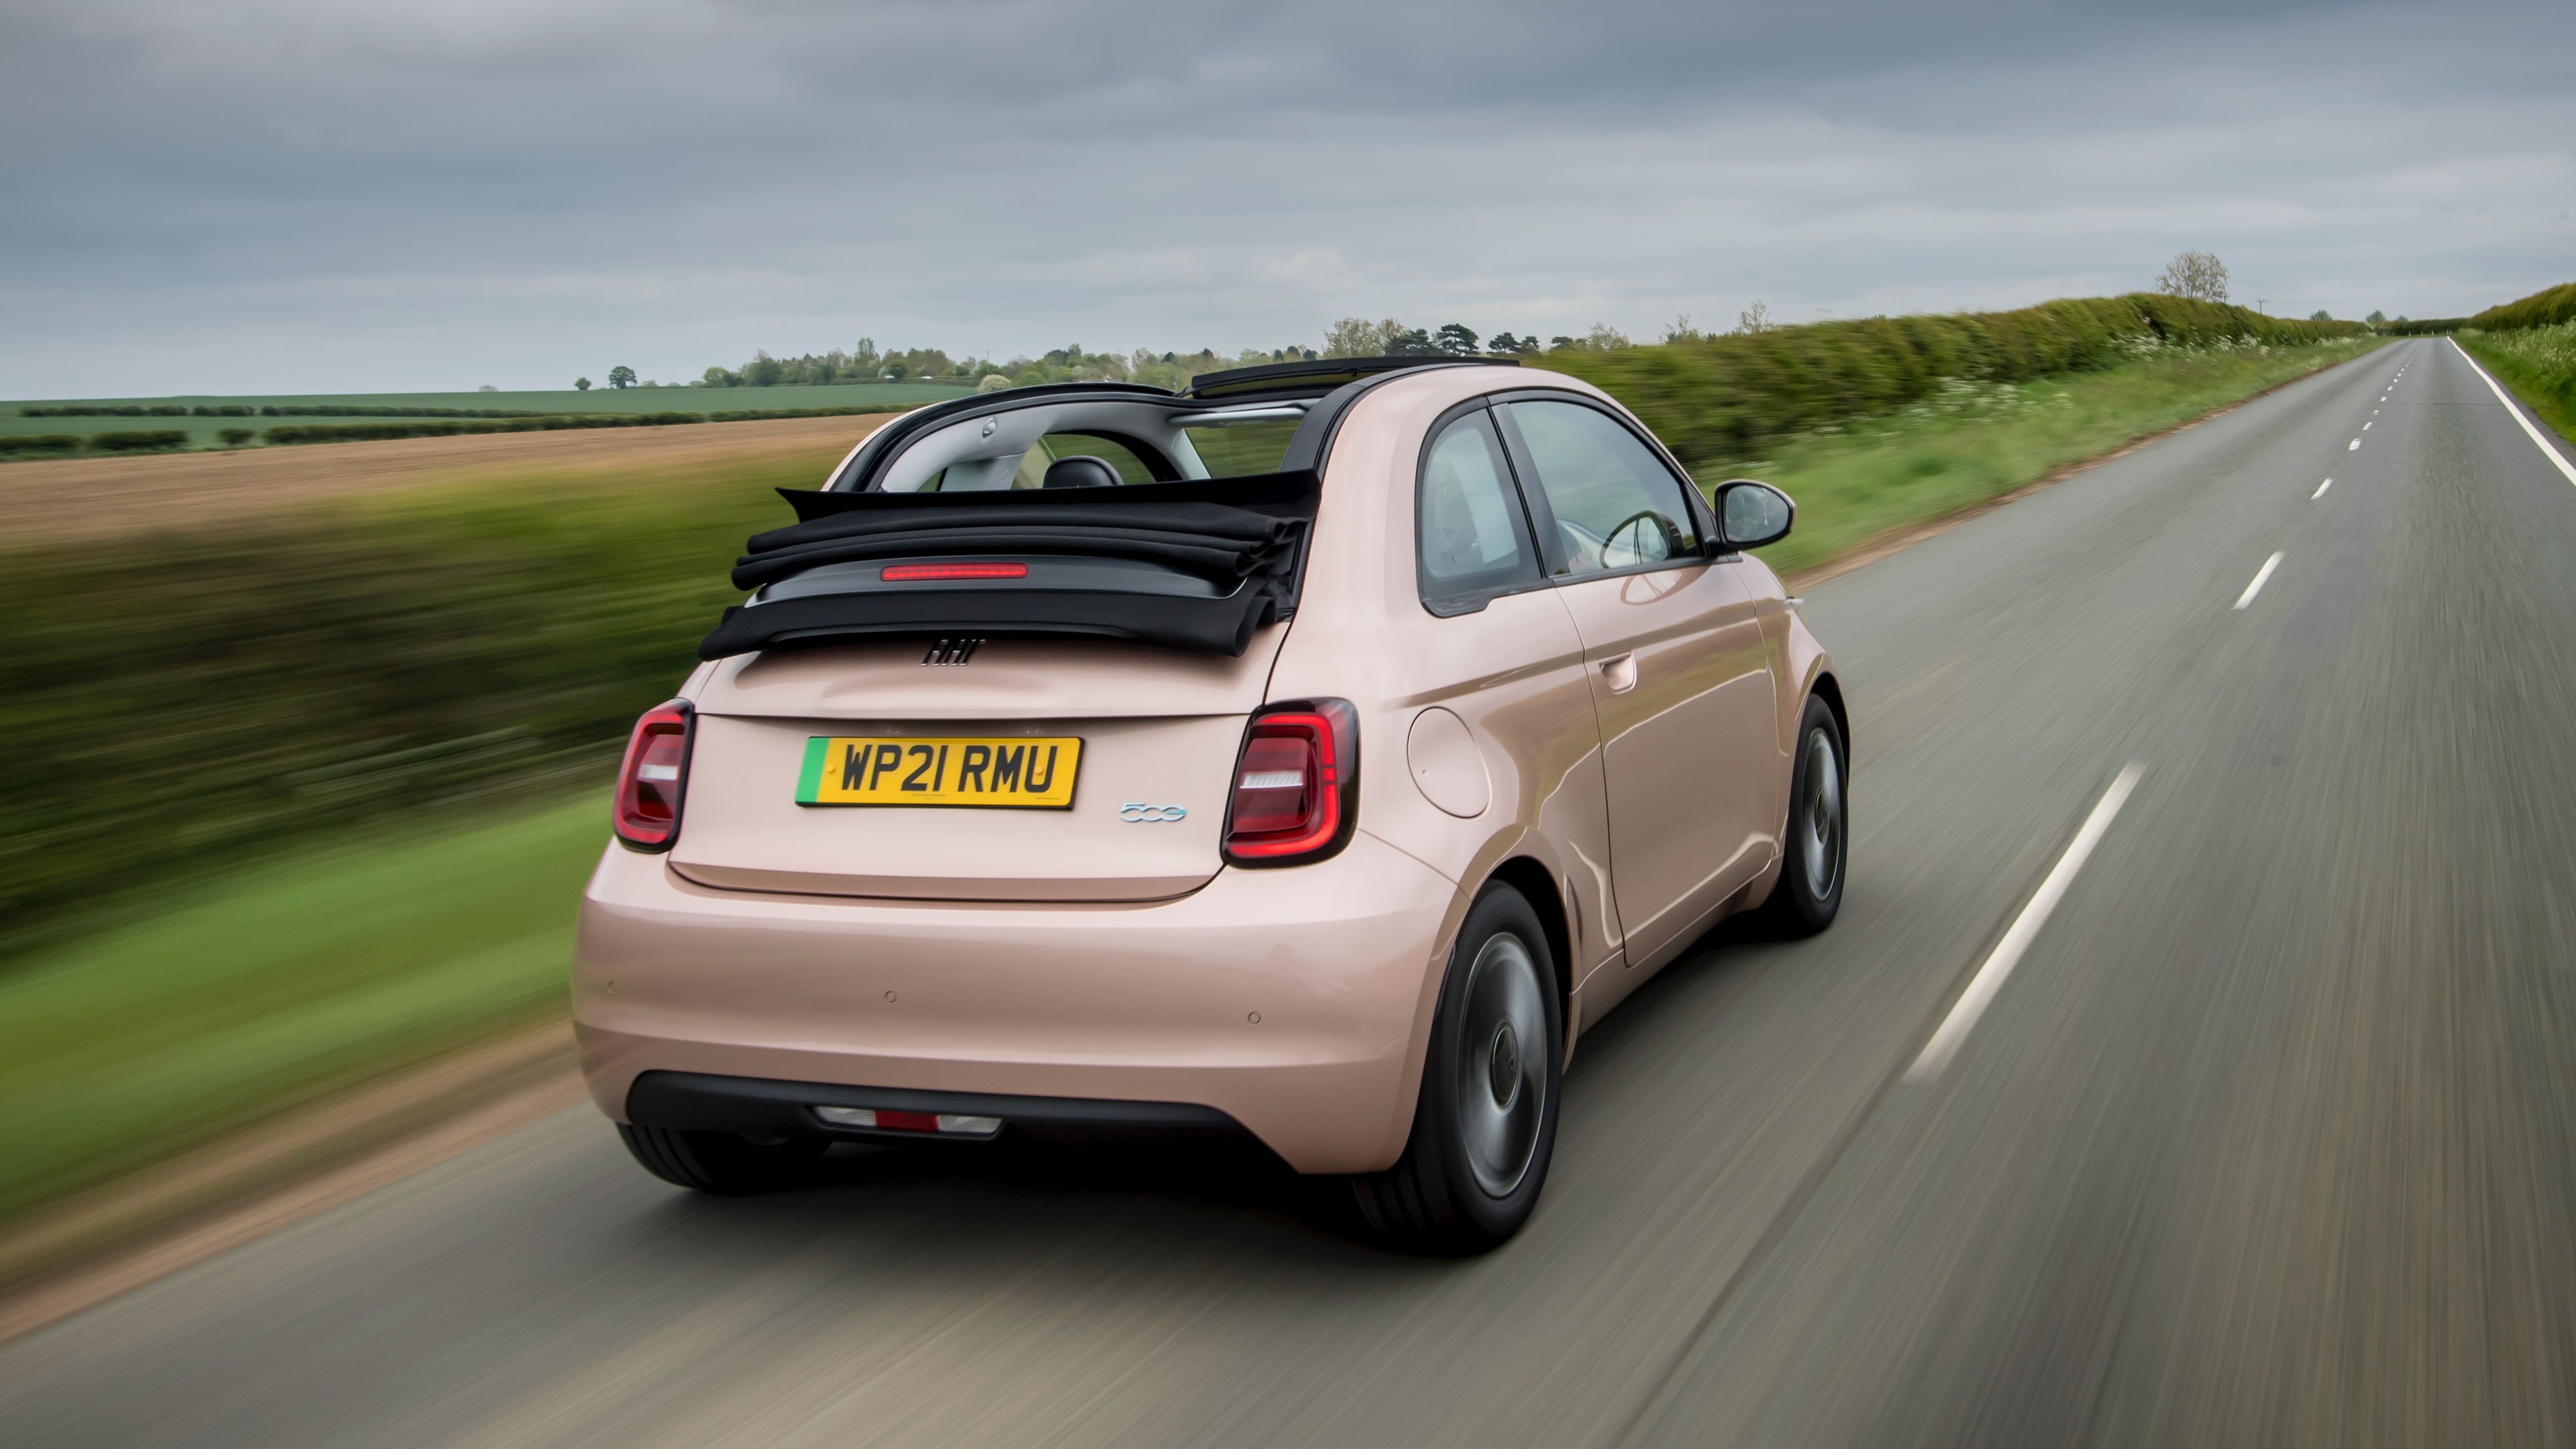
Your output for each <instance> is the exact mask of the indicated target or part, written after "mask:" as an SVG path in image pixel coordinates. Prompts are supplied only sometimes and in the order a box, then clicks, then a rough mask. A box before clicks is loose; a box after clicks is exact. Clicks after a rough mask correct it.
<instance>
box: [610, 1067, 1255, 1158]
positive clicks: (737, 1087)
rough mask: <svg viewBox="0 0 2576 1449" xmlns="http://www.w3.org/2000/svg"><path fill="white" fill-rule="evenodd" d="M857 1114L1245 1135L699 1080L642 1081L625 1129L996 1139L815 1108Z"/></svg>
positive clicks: (1168, 1112) (976, 1095)
mask: <svg viewBox="0 0 2576 1449" xmlns="http://www.w3.org/2000/svg"><path fill="white" fill-rule="evenodd" d="M824 1107H836V1108H864V1109H867V1110H869V1111H870V1112H872V1113H873V1112H896V1113H903V1114H905V1115H906V1116H907V1117H910V1118H912V1119H913V1120H921V1119H923V1118H935V1117H950V1118H959V1117H983V1118H998V1119H1000V1121H1001V1122H1002V1123H1003V1124H1004V1125H1005V1126H1006V1127H1015V1128H1034V1129H1037V1130H1039V1131H1040V1132H1045V1131H1048V1130H1049V1129H1063V1130H1066V1131H1069V1132H1075V1133H1080V1132H1085V1131H1109V1132H1115V1133H1121V1134H1125V1133H1139V1134H1151V1135H1161V1134H1166V1133H1177V1134H1183V1135H1187V1134H1218V1135H1225V1136H1249V1135H1250V1134H1249V1133H1247V1132H1245V1130H1244V1128H1243V1126H1242V1124H1240V1123H1238V1122H1236V1121H1235V1120H1234V1119H1233V1118H1232V1117H1229V1116H1227V1115H1226V1114H1225V1113H1223V1112H1220V1111H1218V1110H1217V1109H1216V1108H1214V1107H1203V1106H1200V1105H1198V1104H1196V1103H1191V1102H1121V1101H1105V1100H1094V1099H1090V1098H1083V1097H1020V1096H1011V1095H1007V1094H1004V1093H997V1092H921V1091H913V1090H911V1089H908V1088H903V1087H851V1086H842V1085H839V1084H836V1083H832V1082H782V1081H774V1080H771V1079H768V1078H764V1077H727V1076H716V1075H713V1074H711V1073H706V1072H669V1071H653V1072H646V1073H644V1074H642V1075H641V1076H638V1077H637V1078H636V1079H635V1085H634V1086H633V1087H631V1088H629V1089H628V1090H627V1093H626V1117H627V1120H628V1121H630V1122H633V1123H635V1124H637V1125H639V1126H645V1127H664V1128H670V1129H673V1130H675V1131H682V1132H734V1133H739V1134H741V1135H742V1136H745V1137H833V1138H850V1139H856V1138H872V1139H878V1140H902V1141H910V1142H919V1141H922V1140H924V1139H926V1138H938V1139H942V1140H946V1141H952V1142H954V1141H961V1140H962V1141H970V1142H972V1141H987V1140H990V1138H991V1137H992V1136H993V1135H995V1134H991V1133H986V1134H981V1135H965V1134H952V1133H947V1132H922V1131H896V1130H890V1129H886V1128H876V1127H862V1126H856V1125H850V1123H849V1122H848V1120H847V1119H848V1117H849V1116H850V1114H848V1113H835V1114H834V1116H835V1117H839V1118H842V1119H844V1120H841V1121H834V1120H829V1119H827V1118H825V1117H824V1116H822V1115H821V1114H820V1113H819V1112H818V1111H817V1109H818V1108H824Z"/></svg>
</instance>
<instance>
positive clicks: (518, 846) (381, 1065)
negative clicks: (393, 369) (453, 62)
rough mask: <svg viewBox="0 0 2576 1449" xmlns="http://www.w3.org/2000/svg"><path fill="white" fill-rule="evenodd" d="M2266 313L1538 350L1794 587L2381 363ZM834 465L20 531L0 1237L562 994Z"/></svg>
mask: <svg viewBox="0 0 2576 1449" xmlns="http://www.w3.org/2000/svg"><path fill="white" fill-rule="evenodd" d="M2255 316H2256V314H2251V313H2238V312H2236V310H2235V309H2226V308H2219V307H2215V306H2207V307H2204V306H2203V304H2198V303H2185V302H2182V301H2179V300H2178V299H2175V298H2171V297H2164V298H2155V299H2144V300H2143V301H2142V299H2136V298H2122V299H2111V300H2108V301H2104V302H2091V303H2059V304H2053V305H2052V306H2051V307H2050V308H2034V309H2026V310H2025V311H2024V312H2020V313H2002V314H1993V315H1991V316H1988V317H1981V318H1940V319H1914V318H1908V319H1892V320H1888V321H1872V322H1859V323H1841V324H1826V325H1824V326H1820V327H1808V328H1783V329H1777V330H1776V331H1775V330H1765V331H1761V332H1751V333H1741V334H1736V335H1733V336H1729V337H1724V338H1697V339H1685V340H1682V341H1680V342H1677V343H1674V344H1667V345H1665V346H1660V347H1637V348H1616V347H1604V348H1600V349H1594V348H1591V347H1584V348H1580V349H1567V350H1565V351H1564V352H1563V353H1562V354H1550V355H1549V357H1548V358H1547V360H1546V362H1545V363H1544V364H1542V365H1547V366H1561V367H1563V369H1564V370H1566V371H1569V372H1575V373H1578V374H1579V375H1584V376H1589V377H1593V378H1594V379H1595V380H1597V381H1600V382H1602V383H1603V385H1604V386H1606V387H1608V388H1609V389H1610V390H1611V391H1612V392H1613V393H1614V394H1616V395H1618V396H1620V397H1622V398H1623V399H1625V400H1627V401H1629V402H1630V403H1631V404H1632V405H1633V406H1635V407H1637V408H1638V409H1639V411H1640V412H1641V413H1643V414H1644V415H1645V416H1647V417H1648V419H1649V420H1650V421H1653V422H1654V423H1655V424H1656V425H1657V426H1658V428H1659V429H1662V430H1665V435H1666V436H1667V437H1668V438H1671V439H1673V440H1674V441H1675V442H1677V443H1680V444H1682V445H1683V447H1684V456H1685V458H1686V460H1687V461H1688V462H1690V463H1691V464H1692V465H1693V467H1694V469H1695V470H1696V471H1697V473H1698V476H1699V477H1700V479H1701V481H1702V482H1703V483H1704V484H1713V483H1715V482H1716V481H1718V480H1719V479H1721V478H1723V477H1728V476H1734V475H1736V474H1738V473H1749V474H1752V475H1754V476H1761V477H1766V478H1769V479H1770V480H1772V481H1774V482H1777V483H1780V484H1781V485H1782V486H1784V487H1786V488H1787V489H1789V491H1790V492H1791V493H1793V494H1794V495H1795V496H1797V497H1798V499H1799V501H1800V505H1801V513H1800V520H1799V530H1798V532H1797V533H1796V534H1795V535H1793V536H1792V538H1791V539H1790V540H1788V541H1787V542H1786V543H1784V544H1783V545H1781V546H1780V547H1779V548H1777V549H1775V550H1772V551H1771V554H1770V556H1771V557H1772V560H1773V562H1774V563H1775V565H1776V566H1779V567H1781V568H1783V569H1796V568H1800V567H1804V566H1806V565H1808V564H1811V563H1814V562H1817V561H1820V560H1822V559H1824V558H1826V557H1828V556H1829V555H1831V554H1832V553H1835V552H1838V551H1841V550H1843V549H1846V548H1849V547H1851V546H1853V545H1855V544H1858V543H1861V542H1863V541H1865V540H1867V539H1868V538H1870V537H1872V536H1875V535H1877V534H1879V533H1882V532H1884V531H1886V530H1888V529H1892V528H1898V527H1902V526H1905V525H1908V524H1913V523H1918V522H1921V521H1923V520H1925V519H1928V518H1932V517H1937V516H1939V515H1940V514H1943V513H1947V512H1950V511H1954V510H1956V509H1958V508H1961V507H1964V506H1968V505H1971V504H1974V503H1977V502H1980V501H1983V500H1986V499H1989V498H1992V497H1994V496H1996V495H1998V494H2000V493H2002V492H2006V491H2009V490H2010V489H2012V488H2014V487H2017V486H2019V485H2021V484H2023V483H2026V482H2028V481H2031V480H2032V479H2034V478H2037V477H2039V476H2042V475H2044V474H2045V473H2046V472H2048V471H2049V470H2051V469H2053V468H2055V467H2058V466H2060V465H2062V464H2065V463H2068V462H2071V461H2075V460H2077V459H2080V458H2083V457H2087V456H2091V455H2094V454H2098V453H2100V452H2103V451H2107V450H2110V449H2113V448H2116V447H2118V446H2120V445H2122V444H2124V443H2126V442H2128V441H2130V440H2132V439H2135V438H2137V437H2140V436H2142V435H2146V434H2150V433H2154V432H2157V431H2160V430H2162V429H2165V428H2168V427H2171V426H2173V425H2175V424H2178V423H2181V422H2185V421H2188V420H2189V419H2191V418H2192V417H2195V416H2198V415H2199V414H2201V413H2204V412H2206V411H2208V410H2210V409H2211V408H2214V407H2218V406H2223V405H2225V404H2227V403H2229V402H2232V401H2235V400H2237V399H2240V398H2242V397H2244V396H2246V395H2248V394H2250V393H2253V392H2256V391H2260V390H2261V389H2263V388H2265V387H2268V386H2271V385H2273V384H2275V383H2278V382H2281V381H2284V380H2287V379H2289V378H2292V377H2295V376H2298V375H2300V374H2302V373H2304V372H2308V371H2313V370H2315V369H2316V368H2319V367H2323V366H2327V365H2330V364H2332V363H2333V362H2336V361H2339V360H2341V359H2343V358H2347V357H2350V356H2353V355H2355V354H2356V353H2357V352H2358V351H2359V350H2361V349H2363V348H2365V347H2367V346H2369V345H2372V344H2371V341H2370V340H2369V339H2366V338H2363V337H2359V336H2354V335H2350V334H2352V333H2353V331H2354V329H2353V328H2352V327H2351V326H2350V325H2349V324H2311V323H2281V322H2279V321H2278V320H2277V319H2263V321H2262V322H2256V321H2253V320H2250V319H2252V318H2254V317H2255ZM627 396H628V397H629V398H630V399H631V398H632V397H633V393H631V392H630V393H628V394H627ZM662 396H663V397H665V398H668V397H669V396H670V393H669V392H668V391H667V390H664V391H663V392H662ZM419 405H422V406H435V405H439V404H436V403H432V402H429V401H427V400H423V401H422V402H421V403H420V404H419ZM425 421H446V420H425ZM493 421H510V420H507V419H496V420H493ZM800 446H802V445H800ZM845 446H846V444H845V443H843V442H839V441H835V440H827V439H818V440H817V441H816V442H815V443H814V444H813V445H812V450H811V454H810V456H808V455H807V454H806V453H804V452H795V453H792V454H788V453H773V454H769V455H764V456H762V457H761V458H760V459H758V460H757V461H756V462H753V463H748V464H746V463H745V462H744V461H743V460H742V459H741V458H740V457H737V456H734V455H732V454H730V453H723V454H717V455H715V456H716V457H717V458H718V459H719V461H714V462H709V461H705V460H703V459H701V460H700V461H697V462H694V463H691V464H688V465H686V466H660V467H657V466H655V465H653V464H651V463H650V462H644V463H638V464H634V465H631V466H620V467H618V468H616V469H615V470H613V471H611V470H599V471H595V472H583V471H575V470H567V469H565V468H563V467H562V466H561V465H556V466H554V467H553V468H551V469H550V470H549V471H545V472H537V473H529V474H526V475H524V476H515V475H514V476H510V477H492V476H488V475H487V476H483V477H479V478H477V479H476V480H474V481H472V482H470V483H459V484H456V485H453V486H420V485H417V484H415V485H413V486H410V487H407V488H405V489H404V490H402V491H401V492H399V493H394V494H388V495H383V496H377V497H369V498H357V499H352V498H347V497H342V498H337V499H333V500H329V501H326V502H320V503H311V504H306V505H303V506H299V507H297V508H294V509H292V510H287V511H282V512H279V513H275V514H271V515H268V516H264V517H262V518H259V519H256V520H254V521H250V522H238V521H235V522H228V523H225V524H224V525H222V526H220V527H197V528H189V529H185V530H178V529H172V530H160V531H153V530H141V531H134V532H128V533H119V534H115V535H112V536H104V537H96V538H89V539H87V540H85V541H83V542H81V543H80V544H79V545H78V546H76V547H65V546H46V547H27V546H24V545H22V546H19V547H17V548H14V549H11V550H9V551H8V552H6V553H0V728H5V729H6V730H7V732H8V734H9V736H10V738H11V739H12V740H13V741H14V743H15V746H16V748H17V750H18V758H19V761H20V769H19V772H18V775H17V780H18V784H17V787H16V789H15V790H14V792H13V801H12V804H13V814H14V819H13V828H12V829H11V830H10V831H9V832H7V833H6V834H5V835H0V963H5V964H0V1110H6V1112H7V1116H6V1117H0V1121H6V1122H7V1123H8V1124H9V1125H8V1126H7V1127H6V1128H0V1135H5V1142H0V1148H5V1150H0V1218H5V1217H7V1216H8V1215H9V1214H11V1213H13V1212H17V1211H21V1210H26V1209H30V1208H33V1207H34V1206H35V1205H37V1204H39V1203H40V1202H43V1201H48V1200H51V1199H53V1198H55V1197H57V1196H59V1195H60V1194H61V1193H62V1192H64V1191H66V1190H68V1189H69V1188H70V1187H72V1186H74V1185H76V1184H80V1183H92V1182H96V1181H99V1180H102V1179H103V1178H105V1177H108V1176H112V1175H114V1174H116V1173H119V1172H122V1171H125V1170H128V1169H131V1168H132V1167H134V1166H137V1165H139V1164H141V1163H144V1162H147V1161H149V1160H151V1159H152V1158H153V1157H154V1156H155V1155H156V1154H160V1153H164V1152H167V1151H169V1150H172V1149H174V1148H177V1147H180V1146H184V1145H186V1144H188V1143H190V1142H195V1141H202V1140H204V1139H205V1138H207V1137H208V1136H210V1135H214V1134H219V1133H221V1132H222V1131H225V1130H228V1129H230V1128H232V1127H235V1126H239V1125H242V1124H245V1123H248V1122H251V1121H254V1120H256V1119H257V1118H259V1117H260V1116H262V1115H264V1114H267V1113H270V1112H274V1111H276V1110H280V1109H282V1108H284V1107H287V1106H290V1105H292V1104H294V1103H297V1102H302V1101H308V1100H312V1099H313V1098H315V1097H317V1096H319V1095H322V1094H325V1093H328V1092H330V1091H334V1090H337V1089H339V1088H340V1087H343V1086H346V1085H348V1084H351V1083H353V1082H355V1081H357V1080H359V1079H361V1078H364V1077H367V1076H370V1075H376V1074H381V1073H383V1072H386V1071H390V1070H394V1069H397V1068H399V1067H401V1066H403V1065H405V1064H407V1063H410V1062H413V1061H417V1060H420V1059H422V1058H424V1057H426V1056H428V1055H432V1054H435V1053H437V1052H438V1051H440V1050H442V1049H444V1048H445V1047H446V1046H448V1045H450V1044H453V1043H456V1042H460V1041H463V1040H468V1039H471V1038H472V1037H473V1036H474V1035H476V1034H477V1033H478V1032H484V1031H488V1030H490V1029H491V1028H492V1027H493V1026H495V1025H496V1024H499V1023H505V1022H509V1021H513V1020H517V1019H521V1018H524V1017H527V1016H529V1015H531V1014H542V1013H544V1012H548V1011H553V1010H558V1009H559V1003H560V1001H561V999H562V998H561V983H562V972H563V967H564V963H565V960H566V956H567V954H568V951H569V930H570V922H571V918H572V911H573V906H574V901H575V898H576V894H577V891H578V887H579V882H580V880H581V879H582V877H583V874H584V872H585V871H586V869H587V867H588V865H589V863H590V861H591V860H592V859H593V858H594V857H595V856H596V854H597V852H598V850H599V849H600V848H601V847H602V845H603V844H604V843H605V839H606V835H605V830H604V826H605V824H606V821H605V810H604V807H603V806H602V804H601V803H600V801H599V800H598V798H597V791H598V789H599V787H600V785H601V784H602V783H603V782H604V781H605V779H606V777H607V775H608V774H609V772H610V771H611V770H612V769H613V767H614V762H615V755H616V750H617V747H618V744H619V743H620V741H621V740H622V739H623V736H624V732H625V730H626V727H627V726H628V724H629V723H630V722H631V721H632V719H633V718H634V716H635V714H636V713H637V712H638V711H639V710H641V709H642V708H644V707H646V706H649V705H651V704H652V703H654V702H656V701H658V700H660V699H662V698H664V697H666V696H667V695H668V694H669V693H670V692H671V690H672V689H673V687H674V686H675V685H676V684H677V683H678V682H679V681H680V679H681V678H682V676H683V675H684V674H685V673H686V672H687V670H688V668H689V666H690V664H691V662H692V660H693V646H694V644H695V641H696V639H697V638H698V636H699V635H700V634H701V633H702V632H704V630H705V629H707V628H708V627H710V626H711V625H712V623H713V622H714V620H715V617H716V615H717V613H718V611H719V610H720V609H721V607H722V606H723V605H725V604H727V603H730V602H733V601H734V599H735V598H736V597H737V596H736V594H735V593H734V591H733V590H732V589H731V588H730V587H729V585H728V584H727V582H726V579H725V573H726V569H727V567H728V565H729V564H730V563H731V561H732V559H733V558H734V556H735V554H736V553H737V552H738V550H739V548H740V546H741V542H742V539H743V538H744V536H745V535H746V534H748V533H750V532H752V531H754V530H756V529H759V528H764V527H768V526H770V525H772V524H775V523H776V522H778V521H780V518H781V516H782V510H781V508H780V506H779V503H778V500H777V499H776V497H775V496H774V495H773V494H772V492H771V490H772V489H773V488H775V487H778V486H782V485H784V486H800V487H801V486H810V484H811V483H812V481H813V479H814V478H815V477H816V476H817V475H818V474H819V473H820V472H821V470H822V469H823V468H825V467H827V466H828V465H829V463H830V462H831V460H832V458H833V457H836V456H838V453H839V451H840V449H841V448H842V447H845ZM170 463H171V466H174V467H176V466H187V465H185V464H183V463H182V460H178V459H173V460H170ZM87 466H89V465H82V467H84V468H86V467H87ZM102 466H103V465H102Z"/></svg>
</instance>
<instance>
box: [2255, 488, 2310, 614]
mask: <svg viewBox="0 0 2576 1449" xmlns="http://www.w3.org/2000/svg"><path fill="white" fill-rule="evenodd" d="M2324 491H2325V490H2324V489H2322V488H2320V489H2318V490H2317V492H2319V493H2323V492H2324ZM2280 566H2281V556H2280V555H2279V554H2277V553H2276V554H2274V555H2272V556H2271V557H2270V558H2267V559H2265V560H2263V566H2262V567H2261V568H2259V569H2256V570H2255V571H2254V582H2252V583H2250V584H2247V585H2246V586H2245V592H2243V593H2241V594H2238V595H2237V596H2236V607H2238V608H2240V609H2241V608H2244V607H2245V606H2246V605H2247V604H2250V603H2252V602H2254V596H2255V595H2256V594H2259V593H2261V592H2263V581H2264V580H2265V579H2268V578H2270V577H2271V576H2272V570H2274V569H2276V568H2279V567H2280Z"/></svg>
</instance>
